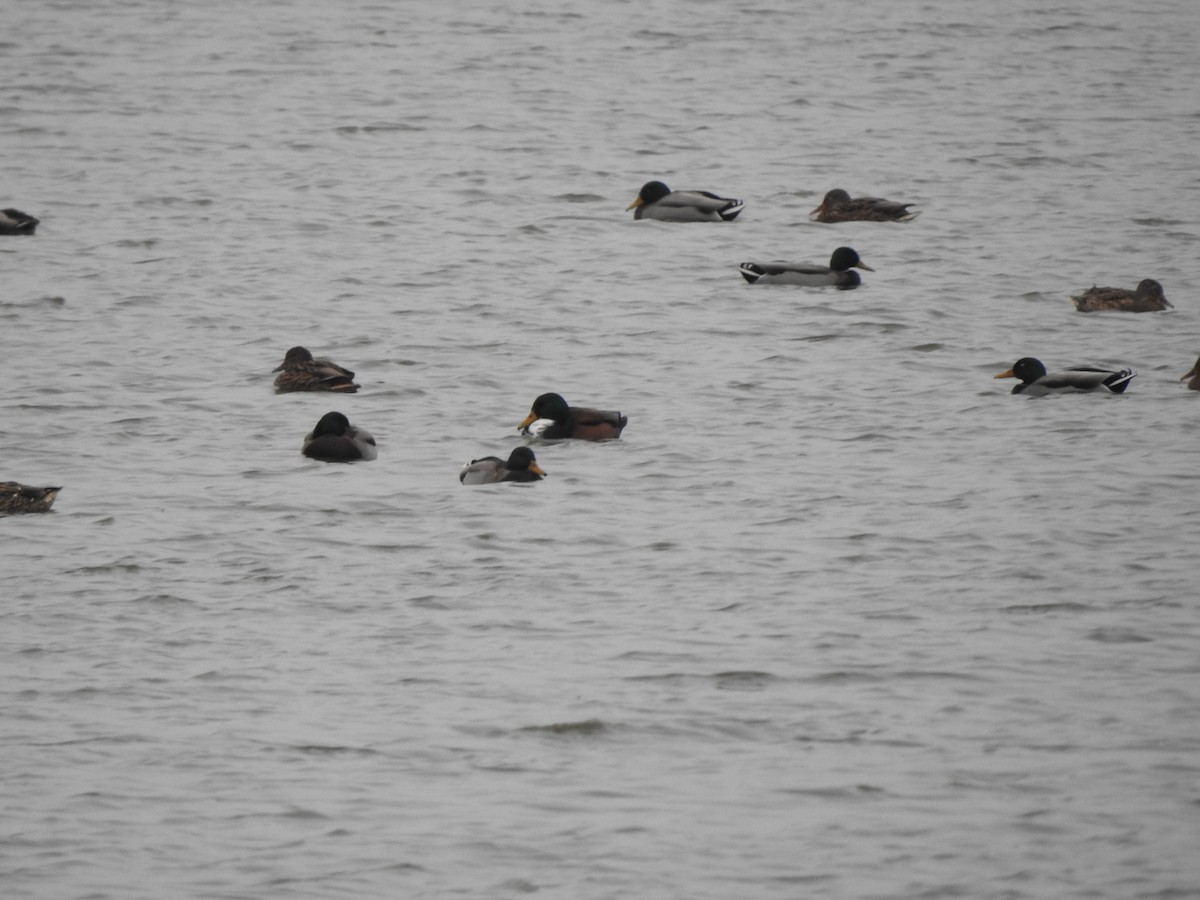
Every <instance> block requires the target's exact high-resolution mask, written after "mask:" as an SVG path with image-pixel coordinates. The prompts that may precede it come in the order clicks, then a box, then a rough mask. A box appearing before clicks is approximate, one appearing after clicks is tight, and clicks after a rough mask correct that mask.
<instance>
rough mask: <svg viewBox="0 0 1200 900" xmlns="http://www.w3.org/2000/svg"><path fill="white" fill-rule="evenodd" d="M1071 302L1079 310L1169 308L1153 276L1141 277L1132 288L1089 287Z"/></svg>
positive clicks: (1158, 309) (1125, 310) (1123, 310)
mask: <svg viewBox="0 0 1200 900" xmlns="http://www.w3.org/2000/svg"><path fill="white" fill-rule="evenodd" d="M1071 302H1072V303H1074V304H1075V308H1076V309H1077V310H1079V311H1080V312H1099V311H1100V310H1114V311H1116V312H1162V311H1163V310H1164V309H1171V303H1170V301H1169V300H1167V298H1166V297H1165V296H1164V295H1163V288H1162V285H1161V284H1159V283H1158V282H1157V281H1155V280H1154V279H1153V278H1143V279H1142V280H1141V281H1139V282H1138V286H1137V287H1136V288H1135V289H1134V290H1132V291H1131V290H1128V289H1127V288H1114V287H1090V288H1088V289H1087V290H1086V291H1084V292H1083V293H1082V294H1080V295H1079V296H1077V297H1072V298H1071Z"/></svg>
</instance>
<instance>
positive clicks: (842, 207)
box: [808, 188, 919, 222]
mask: <svg viewBox="0 0 1200 900" xmlns="http://www.w3.org/2000/svg"><path fill="white" fill-rule="evenodd" d="M910 206H912V204H911V203H896V202H895V201H893V200H883V199H881V198H879V197H851V196H850V194H849V193H847V192H846V191H843V190H842V189H841V188H834V189H833V190H832V191H830V192H829V193H827V194H826V195H825V199H824V200H822V201H821V205H820V206H818V207H817V208H816V209H814V210H813V211H812V212H810V213H809V214H808V217H809V218H810V219H816V220H817V221H818V222H907V221H909V220H910V219H915V218H916V217H917V216H918V215H919V213H914V212H909V211H908V208H909V207H910Z"/></svg>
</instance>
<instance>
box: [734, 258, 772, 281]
mask: <svg viewBox="0 0 1200 900" xmlns="http://www.w3.org/2000/svg"><path fill="white" fill-rule="evenodd" d="M738 271H739V272H741V273H742V277H743V278H745V279H746V280H747V281H748V282H750V283H751V284H754V283H755V282H757V281H758V279H760V278H762V277H763V276H764V275H766V274H767V273H766V271H765V270H764V269H763V267H762V266H760V265H759V264H758V263H752V262H746V263H742V264H741V265H740V266H738Z"/></svg>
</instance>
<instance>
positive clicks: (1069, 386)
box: [993, 356, 1137, 397]
mask: <svg viewBox="0 0 1200 900" xmlns="http://www.w3.org/2000/svg"><path fill="white" fill-rule="evenodd" d="M1136 374H1137V372H1135V371H1133V369H1121V370H1120V371H1118V372H1114V371H1113V370H1112V369H1098V368H1095V367H1094V366H1073V367H1071V368H1069V369H1064V370H1063V371H1061V372H1054V373H1052V374H1047V372H1046V367H1045V366H1044V365H1042V362H1041V360H1037V359H1034V358H1033V357H1032V356H1025V357H1022V358H1021V359H1018V360H1017V361H1016V362H1015V363H1013V367H1012V368H1011V369H1008V370H1007V371H1004V372H1001V373H1000V374H999V375H995V376H993V377H994V378H1019V379H1020V380H1021V383H1020V384H1018V385H1016V386H1014V387H1013V389H1012V392H1013V393H1014V394H1025V395H1026V396H1028V397H1044V396H1045V395H1047V394H1091V393H1097V392H1099V393H1104V394H1123V393H1125V388H1127V387H1129V382H1130V381H1132V380H1133V377H1134V376H1135V375H1136Z"/></svg>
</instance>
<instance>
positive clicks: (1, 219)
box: [0, 208, 39, 234]
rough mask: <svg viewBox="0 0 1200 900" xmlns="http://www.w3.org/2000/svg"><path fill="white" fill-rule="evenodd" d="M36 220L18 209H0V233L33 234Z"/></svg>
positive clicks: (36, 223) (35, 228)
mask: <svg viewBox="0 0 1200 900" xmlns="http://www.w3.org/2000/svg"><path fill="white" fill-rule="evenodd" d="M38 221H39V220H38V219H35V218H34V217H33V216H31V215H29V213H23V212H21V211H20V210H19V209H12V208H9V209H0V234H33V233H34V231H36V230H37V227H38Z"/></svg>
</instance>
